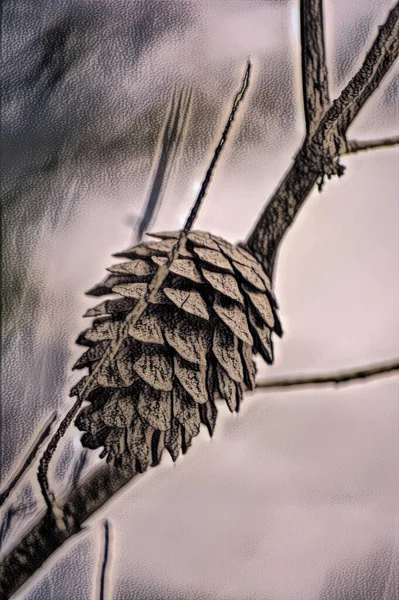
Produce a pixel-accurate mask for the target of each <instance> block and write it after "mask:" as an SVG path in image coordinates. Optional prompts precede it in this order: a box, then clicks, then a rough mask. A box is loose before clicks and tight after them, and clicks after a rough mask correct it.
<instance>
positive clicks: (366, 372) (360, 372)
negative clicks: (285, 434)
mask: <svg viewBox="0 0 399 600" xmlns="http://www.w3.org/2000/svg"><path fill="white" fill-rule="evenodd" d="M395 371H399V361H398V360H397V361H393V362H391V363H383V364H380V365H371V366H367V367H358V368H356V369H352V370H351V371H340V372H338V373H329V374H328V375H307V376H306V377H281V378H276V379H267V380H266V381H260V382H259V383H257V384H256V389H259V390H265V389H273V390H276V389H284V388H288V387H302V386H308V385H314V386H319V385H325V384H329V383H333V384H335V385H340V384H343V383H352V382H354V381H357V380H359V379H369V378H371V377H378V376H381V375H386V374H389V373H394V372H395Z"/></svg>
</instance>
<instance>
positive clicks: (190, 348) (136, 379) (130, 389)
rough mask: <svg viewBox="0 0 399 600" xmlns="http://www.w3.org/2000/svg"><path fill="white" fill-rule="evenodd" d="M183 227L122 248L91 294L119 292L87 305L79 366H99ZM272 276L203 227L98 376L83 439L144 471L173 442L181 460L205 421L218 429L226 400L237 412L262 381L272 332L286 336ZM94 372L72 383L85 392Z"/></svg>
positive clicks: (83, 415)
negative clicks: (220, 405) (259, 374)
mask: <svg viewBox="0 0 399 600" xmlns="http://www.w3.org/2000/svg"><path fill="white" fill-rule="evenodd" d="M179 233H180V232H166V233H158V234H154V236H153V237H157V238H159V239H160V240H161V241H150V242H145V243H142V244H140V245H138V246H135V247H134V248H131V249H129V250H126V251H124V252H120V253H118V254H116V255H115V256H118V257H124V258H128V259H129V260H128V261H127V262H123V263H120V264H117V265H115V266H113V267H111V268H110V269H108V271H110V273H111V274H110V275H109V276H108V277H107V278H106V279H105V280H104V281H103V282H102V283H100V284H99V285H97V286H95V287H94V288H92V289H91V290H90V291H89V292H87V293H88V294H90V295H92V296H103V295H109V294H117V297H116V298H114V299H111V300H105V301H104V302H102V303H101V304H99V305H98V306H96V307H95V308H93V309H90V310H88V311H87V313H86V315H85V316H87V317H96V318H95V319H94V321H93V323H92V327H91V328H90V329H87V330H86V331H84V332H83V333H82V334H81V335H80V336H79V338H78V340H77V343H78V344H81V345H84V346H88V350H87V351H86V352H85V353H84V354H83V355H82V356H81V357H80V358H79V360H78V361H77V362H76V364H75V366H74V368H75V369H82V368H85V367H87V368H88V370H89V373H91V372H92V371H93V369H94V368H95V367H96V365H97V364H98V361H99V360H100V359H101V357H102V356H103V354H104V352H105V350H106V348H107V346H108V345H109V343H110V342H111V341H112V340H116V339H118V335H119V332H120V328H121V326H122V325H123V323H124V319H125V317H126V315H127V314H128V313H129V312H130V311H132V310H133V309H134V307H135V304H136V303H137V301H138V300H139V299H140V298H142V297H144V296H145V294H146V292H147V285H148V282H149V281H150V280H151V278H152V277H153V275H154V274H155V272H156V269H157V268H158V265H160V264H162V263H165V262H166V260H167V256H168V254H169V253H170V252H171V250H172V247H173V245H174V244H175V242H176V240H177V238H178V236H179ZM276 309H277V302H276V300H275V297H274V295H273V292H272V289H271V285H270V281H269V279H268V277H267V275H266V274H265V273H264V271H263V269H262V267H261V265H260V264H259V263H258V262H257V260H256V259H255V258H254V257H253V256H252V255H251V254H250V253H249V252H248V251H247V250H245V249H244V248H243V247H240V246H233V245H232V244H230V243H228V242H226V241H224V240H222V239H221V238H218V237H216V236H213V235H210V234H209V233H205V232H201V231H192V232H190V233H189V234H188V236H187V242H186V245H185V247H184V248H183V249H182V250H181V251H180V254H179V257H178V258H177V259H175V260H174V261H173V263H172V264H171V266H170V270H169V274H168V275H167V278H166V280H165V281H164V283H163V285H162V287H161V290H160V291H159V292H158V294H157V296H156V298H155V299H154V300H153V302H152V303H151V304H149V305H148V306H147V308H146V310H145V312H144V313H143V314H142V316H141V317H140V318H139V320H138V322H137V323H136V325H134V326H133V325H131V326H129V329H128V336H127V337H126V338H125V339H124V340H123V342H122V344H121V347H120V349H119V351H118V353H117V355H116V356H115V358H114V360H113V361H111V362H110V363H109V364H108V365H107V367H106V368H102V369H100V370H99V372H98V374H97V375H96V386H97V387H95V389H91V390H90V393H89V394H88V396H87V398H86V399H87V400H88V401H89V402H90V405H89V406H88V407H85V408H83V409H82V410H81V411H80V413H79V414H78V416H77V418H76V425H77V427H78V428H79V429H81V430H83V431H85V432H86V433H85V434H84V435H83V437H82V444H83V445H84V446H86V447H88V448H92V449H94V448H99V447H101V446H103V447H104V450H103V452H102V454H101V456H107V461H112V462H113V463H114V464H115V465H116V466H118V467H120V468H124V467H127V468H134V469H136V470H138V471H141V472H142V471H144V470H145V469H146V468H147V466H148V465H156V464H158V463H159V461H160V459H161V455H162V452H163V450H164V448H166V449H167V450H168V452H169V453H170V455H171V457H172V459H173V460H174V461H175V460H176V459H177V457H178V455H179V453H180V450H181V451H182V452H183V453H185V452H186V451H187V448H188V447H189V446H190V445H191V440H192V438H193V437H195V436H196V435H197V434H198V433H199V430H200V424H201V423H203V424H205V425H206V427H207V428H208V431H209V434H210V435H211V436H212V434H213V430H214V427H215V422H216V415H217V408H216V400H220V399H222V400H225V402H226V404H227V406H228V407H229V409H230V411H232V412H233V411H237V412H238V410H239V408H240V403H241V400H242V394H243V390H245V389H250V390H253V389H254V387H255V372H256V371H255V363H254V362H253V360H252V354H253V353H257V352H259V353H260V354H261V355H262V357H263V358H264V359H265V360H266V362H268V363H271V362H272V361H273V348H272V341H271V333H272V331H274V332H275V333H277V334H278V335H281V333H282V330H281V326H280V322H279V320H278V317H277V314H276ZM86 380H87V376H86V377H85V378H83V379H82V380H81V381H80V382H79V383H78V384H77V385H76V386H75V387H74V388H73V389H72V391H71V396H73V395H79V391H80V390H81V389H82V387H83V386H84V384H85V381H86Z"/></svg>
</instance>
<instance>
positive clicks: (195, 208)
mask: <svg viewBox="0 0 399 600" xmlns="http://www.w3.org/2000/svg"><path fill="white" fill-rule="evenodd" d="M250 73H251V63H250V62H249V61H248V63H247V68H246V69H245V73H244V77H243V80H242V83H241V88H240V90H239V91H238V92H237V94H236V97H235V98H234V101H233V106H232V107H231V111H230V115H229V118H228V120H227V123H226V125H225V128H224V130H223V133H222V135H221V137H220V140H219V143H218V145H217V146H216V148H215V151H214V153H213V158H212V160H211V162H210V165H209V167H208V170H207V172H206V174H205V177H204V179H203V181H202V184H201V188H200V191H199V192H198V196H197V199H196V201H195V203H194V206H193V208H192V209H191V212H190V214H189V216H188V218H187V221H186V224H185V226H184V229H183V232H184V233H187V232H188V231H190V229H191V228H192V226H193V224H194V221H195V219H196V218H197V216H198V213H199V210H200V208H201V204H202V201H203V199H204V197H205V194H206V192H207V189H208V186H209V183H210V181H211V177H212V174H213V171H214V170H215V167H216V163H217V161H218V158H219V156H220V153H221V151H222V149H223V146H224V144H225V142H226V140H227V134H228V133H229V130H230V127H231V125H232V123H233V121H234V117H235V114H236V112H237V109H238V107H239V105H240V102H241V101H242V100H243V99H244V96H245V92H246V91H247V89H248V86H249V76H250Z"/></svg>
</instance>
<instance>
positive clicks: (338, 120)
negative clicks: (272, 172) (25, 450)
mask: <svg viewBox="0 0 399 600" xmlns="http://www.w3.org/2000/svg"><path fill="white" fill-rule="evenodd" d="M305 4H308V5H309V6H310V5H311V4H312V5H314V6H315V7H316V8H317V6H318V7H319V9H320V7H321V4H320V3H316V2H311V0H309V2H308V3H305V1H303V3H302V7H304V6H305ZM320 14H321V13H320ZM315 15H316V13H315ZM315 21H317V19H316V17H315ZM304 26H305V25H304ZM319 27H320V25H319ZM321 31H322V30H321V29H320V30H319V33H318V35H316V38H317V39H319V40H320V33H321ZM315 44H316V42H315ZM309 52H310V50H309ZM398 53H399V2H398V3H397V4H396V5H395V6H394V8H393V9H392V10H391V12H390V13H389V15H388V18H387V20H386V22H385V24H384V25H383V26H382V27H380V30H379V33H378V35H377V37H376V39H375V41H374V43H373V44H372V46H371V49H370V51H369V52H368V54H367V56H366V58H365V60H364V62H363V65H362V67H361V68H360V70H359V72H358V73H357V74H356V75H355V77H354V78H353V79H352V80H351V81H350V82H349V84H348V85H347V86H346V87H345V89H344V90H343V92H342V93H341V95H340V96H339V98H338V99H337V100H335V101H334V102H333V103H332V105H331V106H330V107H329V108H328V110H327V111H326V112H325V114H324V116H323V117H322V119H321V121H320V123H319V124H318V126H317V127H316V128H315V130H314V133H313V135H311V136H310V137H307V138H306V139H305V141H304V143H303V144H302V147H301V148H300V150H299V152H298V153H297V155H296V158H295V160H294V162H293V165H292V166H291V168H290V169H289V171H288V172H287V173H286V175H285V176H284V178H283V180H282V182H281V183H280V185H279V186H278V188H277V190H276V191H275V193H274V194H273V196H272V198H271V199H270V201H269V203H268V204H267V206H266V207H265V209H264V211H263V213H262V214H261V216H260V218H259V220H258V221H257V223H256V224H255V227H254V229H253V231H252V233H251V234H250V235H249V238H248V240H247V246H248V247H249V249H250V250H251V251H252V252H253V254H254V255H255V256H256V257H257V259H258V260H259V261H260V262H261V263H262V264H263V265H264V268H265V270H266V271H267V272H268V273H269V274H270V275H271V274H272V271H273V267H274V263H275V259H276V255H277V251H278V248H279V244H280V242H281V240H282V238H283V236H284V234H285V232H286V231H287V229H288V228H289V227H290V225H291V224H292V223H293V221H294V219H295V216H296V215H297V214H298V211H299V210H300V208H301V206H302V205H303V203H304V201H305V199H306V198H307V196H308V195H309V193H310V192H311V190H312V188H313V186H314V185H315V183H316V182H317V181H318V179H320V177H323V176H324V175H325V174H328V175H331V174H334V173H335V174H340V173H341V172H342V171H340V170H339V168H338V165H337V162H336V161H337V159H338V156H339V154H340V152H342V149H341V147H342V146H344V145H345V135H346V131H347V129H348V127H349V126H350V124H351V123H352V122H353V120H354V119H355V117H356V116H357V114H358V112H359V111H360V109H361V108H362V107H363V105H364V104H365V102H366V101H367V99H368V98H369V97H370V95H371V94H372V93H373V91H374V90H375V89H376V88H377V87H378V85H379V84H380V82H381V80H382V78H383V77H384V75H385V74H386V73H387V72H388V70H389V69H390V68H391V66H392V65H393V63H394V61H395V60H396V58H397V56H398ZM323 62H324V58H323V60H322V61H321V62H320V65H319V66H318V68H317V69H316V71H317V73H318V75H317V77H318V81H319V82H320V81H324V79H323V77H324V75H323V74H324V67H323ZM307 64H308V65H310V64H311V59H310V54H309V58H308V59H307ZM306 86H308V89H314V90H315V88H316V80H313V81H310V80H307V81H306ZM323 90H324V91H323V92H321V91H317V98H316V99H315V101H314V105H315V108H312V115H310V112H309V110H308V117H307V119H308V121H309V127H310V121H312V122H313V119H315V118H316V116H315V115H316V114H319V112H320V111H321V110H322V108H321V106H322V105H323V106H324V100H322V99H323V98H324V99H325V98H326V88H325V87H324V88H323ZM305 105H306V106H307V107H308V109H309V106H310V103H307V104H306V103H305ZM316 105H317V108H316ZM328 169H330V171H329V170H328ZM172 258H173V257H172ZM162 274H163V272H162V273H161V274H160V277H161V275H162ZM158 282H159V279H158V280H157V281H156V282H154V288H155V287H156V284H157V283H158ZM136 475H137V474H136V473H135V472H131V473H126V472H121V471H118V470H115V469H111V468H110V467H109V466H108V465H105V466H102V467H100V468H99V469H97V470H96V471H95V472H94V473H93V474H92V475H91V476H90V477H88V478H86V479H84V480H83V481H82V483H81V484H80V485H79V486H78V488H77V489H76V490H75V491H73V492H72V493H71V494H70V496H69V497H68V498H67V500H66V502H65V503H64V504H63V505H62V507H61V510H62V512H63V514H64V515H65V520H64V521H62V522H60V521H57V520H55V518H54V516H53V515H52V514H51V512H47V513H46V514H45V516H43V517H41V519H40V520H39V521H38V522H36V523H35V524H34V525H33V527H32V528H31V530H30V531H29V532H28V533H27V534H26V535H25V536H24V538H23V539H22V540H20V541H19V542H18V543H17V544H16V546H15V547H14V549H13V550H12V551H11V552H10V553H9V554H8V555H7V556H6V557H5V558H4V560H3V562H2V564H1V565H0V596H1V598H4V600H7V598H9V597H10V596H11V595H12V594H13V593H14V592H15V591H16V590H18V589H19V587H20V586H21V585H23V584H24V582H26V581H27V579H28V578H29V577H30V576H32V575H33V573H35V571H36V570H37V569H39V568H40V566H41V565H42V564H43V563H44V562H45V561H46V560H47V558H49V556H51V555H52V554H53V552H55V551H56V550H57V548H59V547H60V546H61V545H62V544H64V543H65V542H66V541H67V540H68V539H69V538H70V537H72V536H73V535H74V534H76V533H78V532H79V531H80V529H81V527H82V526H83V523H84V522H85V521H86V520H87V518H88V517H89V516H90V515H91V514H93V513H94V512H95V511H96V510H98V509H99V508H100V507H101V506H102V505H103V504H104V503H105V502H107V501H108V500H109V499H111V498H112V497H113V496H114V495H115V494H116V493H117V492H118V491H119V490H120V489H121V488H122V487H123V486H125V485H126V484H127V483H128V482H129V481H131V479H132V478H133V477H136Z"/></svg>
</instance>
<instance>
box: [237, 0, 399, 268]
mask: <svg viewBox="0 0 399 600" xmlns="http://www.w3.org/2000/svg"><path fill="white" fill-rule="evenodd" d="M398 55H399V2H397V3H396V4H395V6H394V7H393V9H392V10H391V11H390V13H389V15H388V18H387V20H386V21H385V23H384V24H383V25H382V26H381V27H380V28H379V31H378V35H377V37H376V39H375V41H374V42H373V44H372V46H371V48H370V50H369V51H368V53H367V55H366V58H365V59H364V61H363V64H362V66H361V67H360V69H359V71H358V72H357V73H356V75H355V76H354V77H353V78H352V79H351V81H350V82H349V83H348V85H347V86H346V87H345V88H344V90H343V91H342V92H341V94H340V95H339V97H338V98H337V99H336V100H334V102H333V103H332V104H331V106H330V107H329V109H328V110H327V112H326V113H325V115H324V117H323V118H322V120H321V121H320V123H319V125H318V127H317V129H316V131H315V132H314V135H313V137H312V138H310V139H307V138H306V139H305V141H304V143H303V144H302V146H301V148H300V149H299V151H298V153H297V155H296V157H295V160H294V162H293V164H292V166H291V167H290V169H289V170H288V171H287V173H286V174H285V176H284V178H283V179H282V181H281V183H280V184H279V185H278V187H277V189H276V191H275V192H274V193H273V195H272V197H271V199H270V200H269V202H268V204H267V205H266V206H265V208H264V210H263V212H262V214H261V216H260V217H259V219H258V221H257V223H256V224H255V227H254V229H253V230H252V232H251V234H250V235H249V237H248V239H247V242H246V244H247V246H248V248H249V249H250V250H251V251H252V252H253V254H254V255H255V256H256V258H257V259H258V260H259V262H261V263H262V264H263V266H264V268H265V270H266V272H267V273H268V274H269V275H270V276H272V274H273V268H274V264H275V260H276V255H277V251H278V248H279V246H280V242H281V240H282V238H283V236H284V235H285V233H286V231H287V230H288V228H289V227H290V226H291V225H292V223H293V221H294V219H295V217H296V215H297V214H298V212H299V210H300V208H301V207H302V205H303V203H304V201H305V200H306V198H307V196H308V195H309V194H310V192H311V191H312V189H313V187H314V185H315V184H316V182H317V181H318V180H319V179H320V177H323V176H324V175H325V173H326V169H327V168H330V169H331V174H332V173H334V168H335V169H336V174H338V175H340V174H342V170H341V171H340V170H339V169H338V167H337V162H336V161H337V157H338V156H339V154H340V153H341V152H342V149H343V148H345V139H344V136H345V134H346V131H347V129H348V127H349V126H350V125H351V124H352V122H353V120H354V119H355V117H356V116H357V115H358V113H359V111H360V109H361V108H362V107H363V106H364V104H365V102H366V101H367V100H368V98H369V97H370V96H371V94H372V93H373V92H374V91H375V90H376V89H377V87H378V86H379V84H380V83H381V81H382V79H383V77H384V76H385V75H386V74H387V73H388V71H389V69H390V68H391V67H392V65H393V64H394V62H395V60H396V59H397V58H398ZM332 141H333V142H334V143H332Z"/></svg>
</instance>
